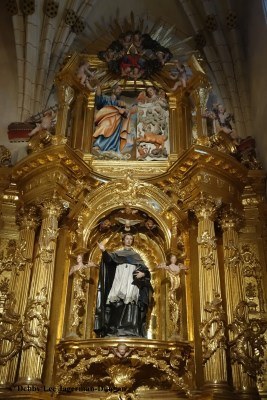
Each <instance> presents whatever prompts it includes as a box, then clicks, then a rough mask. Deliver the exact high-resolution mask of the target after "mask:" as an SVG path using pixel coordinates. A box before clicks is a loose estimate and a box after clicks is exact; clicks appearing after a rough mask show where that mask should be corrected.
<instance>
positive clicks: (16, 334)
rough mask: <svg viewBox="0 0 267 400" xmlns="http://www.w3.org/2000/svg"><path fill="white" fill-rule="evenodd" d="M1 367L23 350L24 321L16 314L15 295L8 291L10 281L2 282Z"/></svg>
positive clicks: (0, 301) (0, 305)
mask: <svg viewBox="0 0 267 400" xmlns="http://www.w3.org/2000/svg"><path fill="white" fill-rule="evenodd" d="M0 291H1V298H0V341H1V343H2V345H1V351H0V365H5V364H6V363H7V362H8V361H9V360H11V359H12V358H13V357H14V356H15V355H16V354H18V352H19V351H20V349H21V345H22V320H21V317H20V315H19V314H18V313H16V312H15V310H14V308H15V304H16V300H15V295H14V293H12V292H9V291H8V280H7V279H6V278H5V279H3V280H2V281H1V282H0Z"/></svg>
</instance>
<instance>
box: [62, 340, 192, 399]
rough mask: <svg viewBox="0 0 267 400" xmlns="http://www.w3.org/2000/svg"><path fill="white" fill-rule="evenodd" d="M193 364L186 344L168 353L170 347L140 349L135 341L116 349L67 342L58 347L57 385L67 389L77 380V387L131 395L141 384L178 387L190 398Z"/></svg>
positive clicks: (144, 347) (118, 346)
mask: <svg viewBox="0 0 267 400" xmlns="http://www.w3.org/2000/svg"><path fill="white" fill-rule="evenodd" d="M109 340H110V339H109ZM75 347H76V346H75ZM191 360H192V349H191V347H190V345H188V344H186V343H184V344H178V343H177V348H173V349H169V348H168V346H167V345H166V348H162V346H160V347H157V346H156V347H153V348H151V347H148V346H147V345H145V344H144V346H142V347H141V346H140V344H138V343H135V342H132V341H131V344H130V345H128V344H126V343H119V344H117V345H116V343H114V344H113V346H110V345H108V344H107V343H106V344H103V345H101V346H100V342H99V343H98V345H96V343H90V342H89V341H88V343H87V342H86V343H84V344H83V345H79V348H77V347H76V348H74V347H71V348H69V345H68V344H67V343H66V342H65V343H62V344H60V345H59V347H58V363H57V376H56V384H57V385H61V386H67V385H68V384H69V383H70V382H73V381H74V380H75V382H77V385H98V384H99V382H102V383H104V384H105V385H108V386H109V387H113V388H114V389H116V388H117V389H119V388H122V387H123V388H124V392H125V394H130V393H133V392H134V391H135V390H136V389H138V382H140V381H141V382H142V386H143V385H145V386H146V387H150V388H157V389H163V388H172V389H173V388H174V387H175V388H176V389H179V390H182V391H184V392H186V393H187V394H189V392H190V389H189V387H190V383H191V380H192V374H191V365H190V362H191ZM93 371H94V372H93ZM152 376H153V378H152Z"/></svg>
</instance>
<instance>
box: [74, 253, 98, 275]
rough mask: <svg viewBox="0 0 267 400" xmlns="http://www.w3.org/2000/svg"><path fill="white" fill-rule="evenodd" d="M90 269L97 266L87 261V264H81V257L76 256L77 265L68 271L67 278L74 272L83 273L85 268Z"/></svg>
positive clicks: (80, 255)
mask: <svg viewBox="0 0 267 400" xmlns="http://www.w3.org/2000/svg"><path fill="white" fill-rule="evenodd" d="M90 267H97V265H96V264H95V263H94V262H93V261H88V263H87V264H84V263H83V256H82V254H78V256H77V264H76V265H73V266H72V267H71V269H70V272H69V276H71V275H72V274H74V272H77V271H83V270H84V269H85V268H90Z"/></svg>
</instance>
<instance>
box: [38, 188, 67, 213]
mask: <svg viewBox="0 0 267 400" xmlns="http://www.w3.org/2000/svg"><path fill="white" fill-rule="evenodd" d="M39 206H40V208H41V211H42V216H43V218H47V217H56V218H57V219H58V218H59V217H60V215H61V214H62V212H63V211H64V209H66V208H67V207H68V203H67V202H66V201H64V200H63V199H62V198H61V197H59V196H58V194H57V193H56V192H54V193H53V195H52V196H51V197H47V198H45V199H44V200H42V201H41V202H40V203H39Z"/></svg>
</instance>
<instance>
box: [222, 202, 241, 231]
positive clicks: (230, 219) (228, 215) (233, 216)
mask: <svg viewBox="0 0 267 400" xmlns="http://www.w3.org/2000/svg"><path fill="white" fill-rule="evenodd" d="M243 219H244V216H243V213H242V211H241V210H238V209H237V208H234V207H233V206H232V204H230V205H227V206H225V207H224V208H223V209H222V211H221V213H220V216H219V222H220V225H221V227H222V229H223V231H227V230H229V229H233V230H235V231H238V230H239V228H240V226H241V224H242V222H243Z"/></svg>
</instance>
